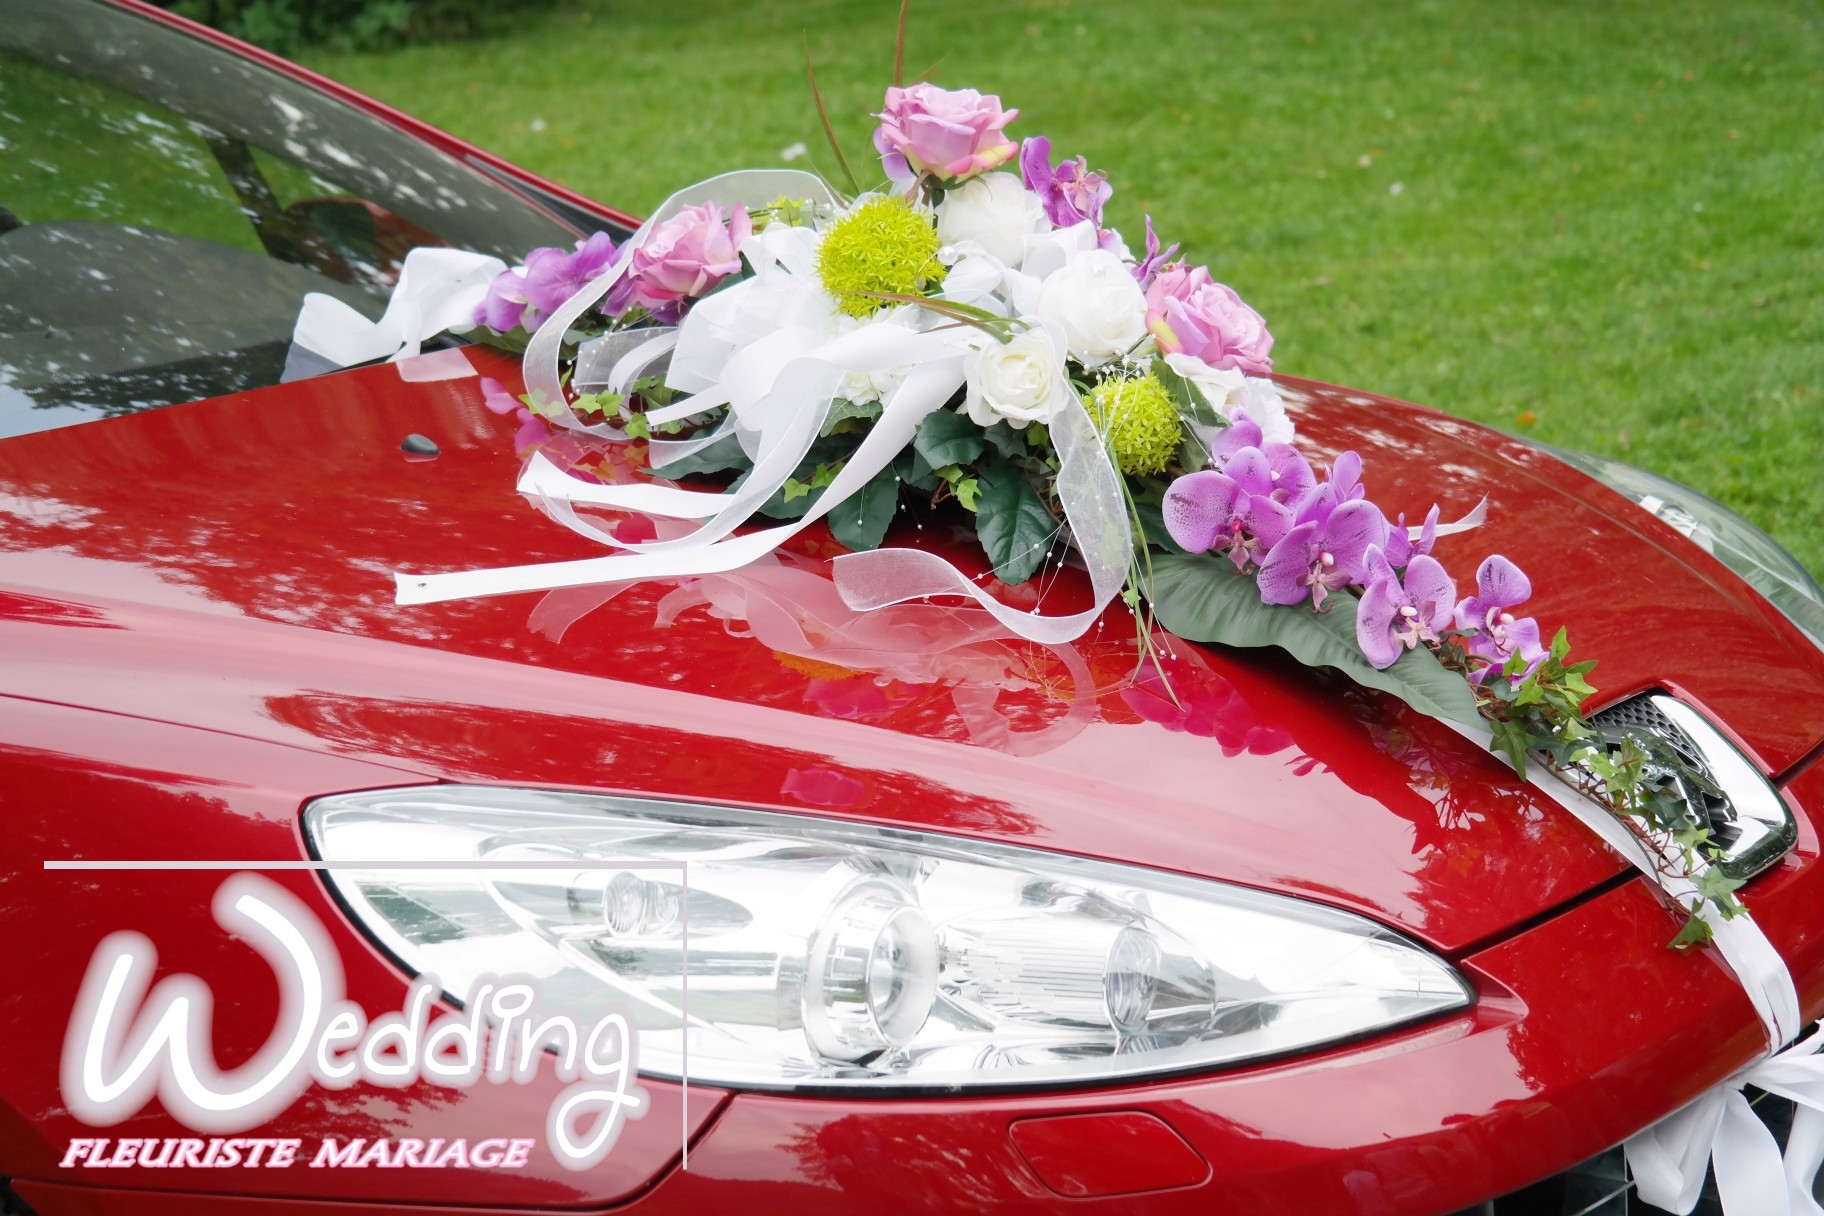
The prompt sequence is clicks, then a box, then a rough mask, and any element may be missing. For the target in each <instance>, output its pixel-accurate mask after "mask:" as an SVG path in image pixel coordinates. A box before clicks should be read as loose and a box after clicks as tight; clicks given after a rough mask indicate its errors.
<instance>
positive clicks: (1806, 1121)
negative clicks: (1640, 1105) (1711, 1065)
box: [1626, 917, 1824, 1216]
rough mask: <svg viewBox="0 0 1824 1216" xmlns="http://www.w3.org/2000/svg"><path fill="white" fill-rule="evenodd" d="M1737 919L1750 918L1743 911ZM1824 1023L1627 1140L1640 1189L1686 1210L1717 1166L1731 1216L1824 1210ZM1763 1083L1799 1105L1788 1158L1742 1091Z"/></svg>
mask: <svg viewBox="0 0 1824 1216" xmlns="http://www.w3.org/2000/svg"><path fill="white" fill-rule="evenodd" d="M1736 919H1737V920H1738V921H1739V920H1742V919H1744V918H1742V917H1737V918H1736ZM1820 1047H1824V1030H1820V1031H1817V1032H1815V1033H1813V1034H1812V1035H1811V1036H1810V1037H1809V1038H1807V1039H1805V1040H1804V1041H1803V1042H1799V1043H1795V1044H1793V1045H1792V1046H1791V1047H1789V1048H1787V1049H1786V1050H1785V1051H1782V1052H1780V1053H1778V1054H1777V1055H1774V1056H1771V1057H1770V1058H1768V1059H1765V1060H1762V1061H1760V1062H1759V1063H1757V1064H1754V1065H1752V1066H1751V1067H1749V1068H1746V1069H1744V1070H1743V1071H1741V1072H1740V1073H1737V1074H1736V1075H1735V1076H1733V1077H1730V1078H1729V1079H1728V1080H1727V1081H1725V1082H1723V1083H1722V1084H1721V1085H1718V1086H1716V1087H1715V1088H1714V1089H1711V1090H1709V1091H1708V1092H1706V1093H1705V1094H1703V1095H1702V1096H1701V1097H1699V1098H1698V1100H1697V1101H1695V1102H1693V1103H1691V1104H1690V1105H1688V1106H1686V1107H1685V1108H1684V1109H1683V1110H1680V1111H1678V1112H1677V1113H1676V1114H1673V1115H1671V1116H1669V1117H1668V1118H1665V1119H1662V1120H1660V1121H1659V1122H1658V1123H1656V1124H1654V1125H1653V1126H1652V1127H1649V1128H1647V1129H1646V1130H1645V1131H1643V1132H1641V1133H1640V1134H1639V1135H1637V1136H1634V1137H1632V1138H1631V1139H1629V1140H1628V1142H1627V1146H1626V1148H1627V1155H1628V1167H1629V1168H1630V1169H1631V1170H1632V1171H1633V1173H1634V1182H1635V1186H1636V1187H1637V1188H1638V1190H1639V1193H1640V1197H1641V1198H1642V1199H1643V1200H1645V1201H1646V1202H1648V1203H1651V1204H1653V1205H1655V1206H1656V1207H1662V1208H1665V1209H1666V1210H1667V1211H1669V1212H1678V1213H1686V1212H1689V1211H1691V1209H1692V1208H1693V1207H1695V1206H1696V1204H1697V1200H1698V1196H1699V1194H1700V1193H1701V1192H1702V1191H1703V1187H1704V1174H1705V1167H1706V1166H1709V1165H1712V1164H1714V1165H1715V1167H1716V1191H1717V1196H1718V1197H1719V1198H1720V1199H1721V1200H1722V1203H1723V1211H1724V1212H1725V1213H1727V1216H1824V1208H1820V1207H1819V1206H1818V1201H1817V1200H1816V1199H1815V1198H1813V1197H1812V1183H1813V1181H1814V1180H1815V1179H1816V1178H1817V1176H1818V1170H1819V1168H1820V1167H1824V1056H1820V1055H1819V1054H1818V1050H1819V1048H1820ZM1748 1085H1758V1086H1759V1087H1760V1088H1762V1089H1764V1090H1766V1091H1767V1092H1768V1093H1772V1094H1778V1095H1779V1096H1780V1097H1783V1098H1787V1099H1789V1100H1791V1101H1792V1102H1793V1103H1794V1104H1795V1105H1796V1113H1795V1114H1794V1116H1793V1121H1792V1131H1791V1134H1790V1135H1789V1136H1788V1137H1787V1142H1786V1154H1785V1158H1784V1160H1782V1159H1781V1156H1780V1146H1779V1142H1778V1141H1776V1140H1775V1139H1774V1138H1773V1133H1772V1132H1771V1131H1769V1130H1768V1129H1767V1125H1766V1124H1764V1123H1762V1122H1761V1121H1760V1119H1758V1118H1757V1117H1756V1116H1755V1113H1754V1110H1753V1109H1752V1108H1751V1107H1750V1106H1749V1104H1748V1098H1747V1096H1746V1095H1745V1094H1743V1093H1742V1089H1743V1087H1744V1086H1748Z"/></svg>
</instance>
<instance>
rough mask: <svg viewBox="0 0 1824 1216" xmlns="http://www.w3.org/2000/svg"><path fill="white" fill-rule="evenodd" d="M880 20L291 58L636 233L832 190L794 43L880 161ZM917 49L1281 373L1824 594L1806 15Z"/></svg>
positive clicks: (1821, 325) (1121, 36) (1080, 35)
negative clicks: (1443, 417)
mask: <svg viewBox="0 0 1824 1216" xmlns="http://www.w3.org/2000/svg"><path fill="white" fill-rule="evenodd" d="M896 11H897V4H896V3H894V2H893V0H868V2H866V3H862V2H847V3H845V2H840V0H798V2H793V3H776V2H770V0H746V2H742V3H737V2H733V0H691V2H690V3H669V4H666V3H660V4H654V3H651V2H650V0H644V2H642V3H637V4H636V3H623V2H621V0H570V2H569V3H566V4H562V5H560V6H559V7H558V8H556V9H553V10H549V11H541V12H536V13H532V14H528V15H527V16H526V17H525V19H524V20H523V21H522V22H520V23H519V25H518V26H517V28H516V29H515V31H514V32H513V33H511V34H510V35H505V36H501V37H498V38H494V39H489V40H484V41H478V42H472V43H464V44H454V45H443V46H427V47H416V48H411V49H407V50H404V51H399V52H393V53H389V54H385V55H329V54H322V53H319V54H316V55H313V56H307V57H306V62H307V63H309V64H310V66H313V67H315V68H317V69H318V70H320V71H323V72H325V73H326V74H328V75H330V76H332V77H335V78H337V79H339V80H342V81H346V82H347V83H349V84H351V85H353V86H355V87H356V88H359V89H361V90H363V91H365V92H368V93H370V94H372V95H374V96H376V97H379V98H381V99H382V100H385V101H387V102H390V103H392V104H395V105H397V106H399V107H400V108H402V109H404V110H406V111H408V112H410V113H413V114H415V115H417V116H419V117H422V118H424V119H427V120H428V121H430V122H433V123H435V124H437V125H439V126H442V127H444V128H445V129H447V130H449V131H451V132H453V133H455V134H457V135H460V136H462V137H464V138H466V139H468V140H471V141H472V142H474V143H477V144H479V145H481V146H483V147H486V148H489V149H491V150H493V151H495V152H498V153H500V154H502V155H503V156H505V157H507V158H508V159H510V160H513V161H516V162H519V163H521V164H524V165H526V166H527V167H529V168H532V169H534V170H536V171H539V172H541V173H544V174H546V175H548V176H550V177H552V178H555V179H556V180H558V181H560V182H563V183H565V184H566V185H569V186H571V187H574V188H575V189H577V190H580V191H582V192H583V193H585V194H588V195H591V196H592V197H596V198H600V199H602V200H604V201H606V202H609V203H612V204H614V205H616V206H619V207H621V208H623V209H625V210H629V211H632V212H634V213H636V214H638V213H640V212H642V211H644V210H646V209H649V208H650V207H652V206H653V205H654V204H656V203H657V202H658V201H659V200H660V199H662V198H663V197H664V196H665V195H666V194H668V193H670V192H671V191H672V190H673V189H675V188H677V187H678V186H681V185H684V184H687V183H689V182H692V181H695V180H697V179H699V178H702V177H706V176H709V175H710V174H712V173H715V172H719V171H722V170H725V169H729V168H738V167H749V166H756V167H757V166H769V165H778V164H782V163H784V161H783V159H782V156H783V152H784V150H785V149H788V148H790V147H791V146H792V145H794V144H798V143H802V144H804V145H805V146H806V147H807V148H808V149H809V150H810V159H812V160H815V161H816V162H817V163H818V164H819V165H820V166H822V167H824V168H825V169H833V165H832V164H831V163H830V162H831V157H830V156H829V154H828V151H827V147H826V146H825V144H824V142H823V139H822V136H821V134H820V133H819V131H818V128H817V124H816V119H815V115H814V112H813V111H812V109H811V106H810V101H809V97H808V93H807V90H806V87H805V83H804V73H803V66H802V61H801V56H802V53H803V50H802V46H803V44H802V42H801V37H802V36H803V34H804V33H805V32H807V31H808V36H809V42H810V48H811V52H812V54H813V56H814V57H815V60H816V63H817V70H818V77H819V81H820V83H821V85H822V87H823V90H824V94H825V97H826V100H827V101H828V103H829V105H830V107H831V110H832V112H833V114H834V115H835V116H836V119H837V125H838V130H839V133H840V134H841V136H842V138H843V141H844V143H845V144H846V145H847V147H848V149H849V151H850V155H851V157H852V158H854V159H856V160H857V161H858V168H859V167H860V165H859V162H860V161H861V160H863V159H864V158H866V159H867V160H868V164H869V167H871V166H872V164H873V162H872V159H871V157H868V156H867V154H868V150H869V145H868V133H869V131H870V129H871V121H870V120H869V118H868V117H867V112H868V111H869V110H871V109H875V108H878V106H879V102H880V94H881V89H882V87H883V86H884V84H885V83H886V81H887V79H888V77H889V75H890V72H891V61H892V51H893V24H894V16H895V13H896ZM906 60H907V74H908V76H910V75H912V74H913V73H915V72H917V71H918V70H919V69H921V68H923V67H924V66H925V65H926V64H930V63H933V62H936V64H937V66H936V68H935V70H934V71H933V72H932V74H931V78H932V79H933V80H935V81H937V82H938V83H940V84H944V85H946V86H948V87H964V86H970V87H976V88H980V89H982V90H983V91H985V92H998V93H999V94H1000V95H1001V97H1002V98H1003V100H1004V101H1005V102H1006V104H1008V105H1013V106H1018V107H1019V109H1020V119H1019V121H1018V122H1016V123H1015V124H1014V126H1013V128H1012V133H1013V134H1015V135H1023V134H1035V133H1042V134H1048V135H1050V136H1051V137H1052V141H1053V146H1054V152H1055V153H1058V154H1075V153H1078V152H1080V153H1082V154H1084V155H1086V156H1087V157H1088V158H1089V161H1090V164H1091V166H1092V167H1095V168H1099V169H1102V170H1105V171H1107V173H1108V174H1109V176H1110V178H1111V180H1112V181H1113V182H1114V184H1115V187H1116V190H1115V196H1114V200H1113V202H1112V203H1111V216H1110V218H1111V220H1112V222H1113V223H1114V224H1115V225H1116V226H1118V227H1119V228H1121V229H1122V230H1123V231H1124V232H1126V233H1127V234H1128V235H1129V237H1130V238H1136V237H1138V235H1139V233H1140V231H1141V224H1140V217H1141V213H1142V212H1143V211H1145V212H1150V213H1151V214H1152V215H1153V217H1154V222H1155V224H1156V225H1157V226H1158V228H1159V230H1160V232H1161V234H1162V235H1163V236H1164V238H1165V239H1166V240H1167V241H1173V240H1176V241H1181V242H1183V244H1184V246H1185V249H1186V251H1187V253H1188V254H1189V255H1190V256H1191V257H1193V258H1194V259H1196V260H1199V261H1204V262H1207V263H1208V264H1209V266H1210V267H1211V269H1212V271H1213V272H1214V273H1215V275H1216V277H1217V278H1218V279H1220V280H1223V281H1226V282H1228V283H1229V284H1231V285H1232V286H1234V287H1235V288H1236V289H1237V290H1239V291H1240V292H1241V293H1242V295H1243V296H1244V297H1245V298H1246V299H1248V300H1249V301H1250V302H1251V303H1252V304H1254V305H1255V306H1256V307H1257V308H1258V309H1260V311H1261V312H1262V313H1263V314H1264V315H1265V316H1266V317H1267V319H1268V322H1269V323H1270V325H1271V326H1272V329H1273V331H1274V334H1275V337H1276V339H1277V343H1276V345H1275V348H1274V356H1275V360H1276V363H1277V365H1278V368H1279V369H1280V370H1281V371H1284V372H1287V373H1290V374H1293V375H1299V376H1309V377H1312V378H1315V379H1320V380H1329V381H1334V382H1338V383H1343V384H1349V385H1353V386H1356V387H1360V388H1365V389H1370V390H1373V391H1377V392H1382V393H1386V394H1390V395H1392V396H1396V397H1403V398H1407V399H1410V400H1414V401H1421V402H1425V403H1427V404H1430V405H1435V406H1438V407H1440V408H1443V409H1446V410H1449V411H1451V412H1454V413H1459V414H1462V415H1465V416H1468V417H1471V418H1474V419H1477V420H1479V421H1482V422H1486V423H1490V424H1492V425H1494V426H1496V427H1500V428H1502V429H1505V430H1509V431H1513V432H1516V433H1520V434H1525V435H1530V436H1534V437H1537V438H1538V439H1541V440H1544V441H1546V442H1548V443H1553V444H1559V445H1563V446H1568V447H1576V448H1583V449H1586V450H1590V451H1596V452H1601V453H1605V454H1608V455H1612V456H1617V457H1619V458H1621V459H1624V460H1627V461H1630V462H1632V463H1635V464H1638V465H1642V466H1644V467H1646V468H1648V469H1651V470H1653V471H1655V472H1659V473H1663V474H1666V475H1669V476H1671V477H1674V478H1677V479H1679V480H1681V481H1685V482H1688V483H1690V484H1692V485H1694V486H1697V487H1698V488H1700V489H1703V490H1705V491H1706V492H1708V493H1710V494H1712V495H1713V496H1715V497H1717V498H1719V499H1721V500H1722V501H1724V502H1725V503H1727V504H1729V505H1731V506H1733V507H1735V508H1736V509H1737V510H1739V511H1741V512H1742V513H1744V514H1745V515H1747V516H1748V517H1749V518H1750V519H1752V520H1754V521H1755V522H1756V523H1758V524H1760V525H1761V526H1762V527H1764V528H1766V529H1767V530H1768V531H1770V532H1771V533H1772V534H1773V535H1774V536H1775V537H1776V538H1777V539H1779V540H1780V541H1781V542H1782V543H1784V544H1785V545H1786V546H1787V547H1788V548H1789V549H1791V550H1792V551H1793V553H1794V554H1796V555H1797V556H1798V557H1799V559H1800V560H1801V561H1802V562H1804V563H1805V564H1806V565H1807V566H1808V567H1809V568H1810V569H1811V570H1812V571H1813V572H1814V573H1824V134H1821V131H1820V120H1821V119H1824V6H1820V5H1819V4H1818V3H1815V2H1810V3H1806V2H1796V3H1795V2H1786V3H1775V2H1772V0H1732V2H1729V3H1708V4H1701V3H1690V2H1680V0H1613V2H1607V3H1601V4H1595V3H1586V2H1583V0H1575V2H1573V0H1559V2H1545V3H1531V4H1517V3H1514V2H1513V0H1452V2H1449V3H1443V2H1437V0H1377V2H1375V3H1354V4H1352V3H1346V2H1344V0H1290V2H1281V0H1276V2H1274V3H1270V4H1269V3H1252V4H1210V3H1198V2H1176V3H1174V2H1155V3H1145V4H1140V3H1128V4H1111V3H1095V2H1091V0H1014V2H1004V3H992V4H984V3H981V2H980V0H976V2H974V3H966V2H964V0H919V2H918V3H916V4H914V6H913V11H912V21H911V30H910V34H909V36H908V40H907V50H906ZM795 163H796V164H799V165H803V164H805V163H806V161H805V160H804V159H799V160H797V161H796V162H795ZM864 184H866V183H865V182H864Z"/></svg>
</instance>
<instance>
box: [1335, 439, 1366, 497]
mask: <svg viewBox="0 0 1824 1216" xmlns="http://www.w3.org/2000/svg"><path fill="white" fill-rule="evenodd" d="M1330 484H1331V485H1333V486H1335V487H1336V501H1337V502H1339V503H1342V502H1350V501H1352V500H1354V499H1358V498H1360V497H1362V496H1363V495H1364V494H1366V493H1367V491H1366V490H1364V489H1363V488H1362V458H1361V457H1360V456H1359V455H1357V454H1356V452H1355V451H1354V449H1351V450H1349V451H1347V452H1344V453H1342V454H1341V455H1339V456H1338V457H1337V458H1336V463H1335V464H1333V465H1331V466H1330Z"/></svg>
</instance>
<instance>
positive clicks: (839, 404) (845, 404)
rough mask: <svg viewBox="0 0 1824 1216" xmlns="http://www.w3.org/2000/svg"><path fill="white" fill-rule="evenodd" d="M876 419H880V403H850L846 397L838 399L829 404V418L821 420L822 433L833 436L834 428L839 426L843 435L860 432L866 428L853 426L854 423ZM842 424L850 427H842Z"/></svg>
mask: <svg viewBox="0 0 1824 1216" xmlns="http://www.w3.org/2000/svg"><path fill="white" fill-rule="evenodd" d="M878 417H880V402H878V401H869V402H866V403H857V402H854V401H850V400H849V399H848V398H846V397H838V398H836V399H835V400H834V401H831V402H830V413H829V416H828V417H826V418H825V419H824V420H823V432H822V433H823V434H825V435H830V434H835V433H836V428H837V427H839V426H841V427H842V433H843V434H850V433H855V432H860V431H863V430H866V429H867V428H866V427H862V426H857V425H854V424H855V423H860V422H866V421H867V420H869V419H871V418H878ZM844 423H849V424H850V425H847V426H843V425H842V424H844Z"/></svg>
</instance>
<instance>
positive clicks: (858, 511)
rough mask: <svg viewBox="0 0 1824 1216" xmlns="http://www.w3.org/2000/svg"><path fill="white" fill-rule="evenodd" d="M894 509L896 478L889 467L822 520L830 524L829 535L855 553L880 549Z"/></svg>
mask: <svg viewBox="0 0 1824 1216" xmlns="http://www.w3.org/2000/svg"><path fill="white" fill-rule="evenodd" d="M898 506H899V478H897V477H895V476H893V467H892V466H891V465H889V466H887V467H886V468H884V469H882V470H881V471H880V472H878V473H876V474H874V476H873V478H872V479H871V480H870V481H869V482H868V483H867V484H866V485H864V486H862V487H861V489H859V490H857V491H855V493H853V494H851V495H849V496H848V497H847V498H845V499H843V500H842V501H841V502H839V503H837V504H836V505H835V506H834V507H833V508H831V510H830V513H829V515H827V516H825V518H826V519H828V520H829V523H830V535H831V536H834V537H835V538H836V539H837V540H839V541H841V542H842V543H843V544H844V545H847V546H848V547H849V548H850V549H853V550H855V551H856V552H857V553H859V552H861V551H862V550H864V549H878V548H880V542H881V540H882V538H884V537H885V536H886V534H887V526H888V525H889V524H891V523H892V522H893V512H894V510H895V509H896V508H897V507H898Z"/></svg>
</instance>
